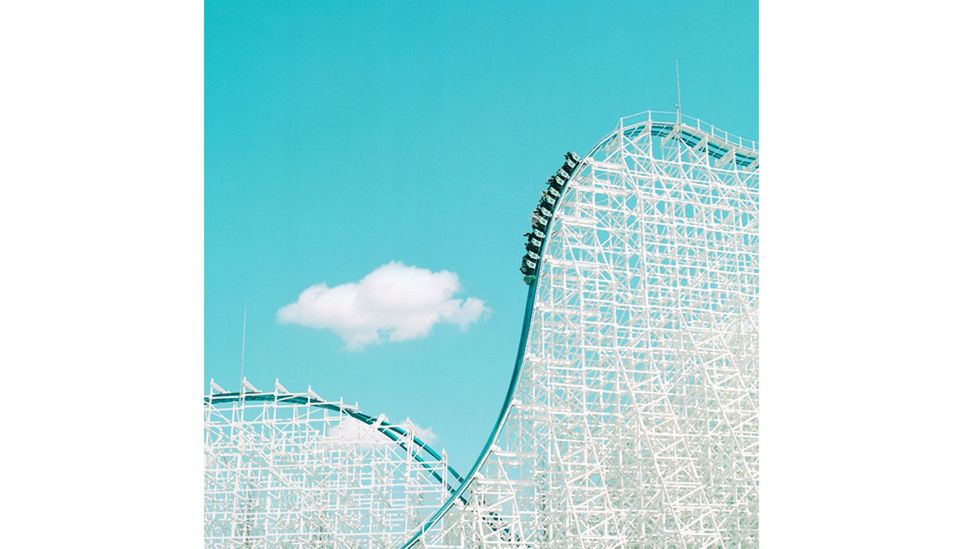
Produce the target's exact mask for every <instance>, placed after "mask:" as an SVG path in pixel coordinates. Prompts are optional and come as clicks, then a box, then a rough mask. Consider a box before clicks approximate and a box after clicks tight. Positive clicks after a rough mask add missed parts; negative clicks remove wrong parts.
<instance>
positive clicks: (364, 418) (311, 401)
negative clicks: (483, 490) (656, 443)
mask: <svg viewBox="0 0 976 549" xmlns="http://www.w3.org/2000/svg"><path fill="white" fill-rule="evenodd" d="M203 402H204V404H205V405H208V404H209V405H213V406H215V405H217V404H228V403H234V402H282V403H286V404H301V405H308V406H313V407H316V408H324V409H326V410H331V411H333V412H337V413H339V414H340V415H343V414H344V415H346V416H349V417H351V418H353V419H355V420H357V421H359V422H361V423H363V424H365V425H368V426H370V427H373V428H375V429H376V430H377V431H379V432H380V433H381V434H383V435H384V436H385V437H387V438H388V439H390V440H392V441H393V442H395V443H396V444H397V446H399V447H400V448H402V449H403V450H404V451H405V452H408V453H409V454H410V455H411V457H412V458H414V459H415V460H416V461H417V463H419V464H420V465H421V466H422V467H423V468H424V469H425V470H426V471H427V473H428V474H429V475H430V476H431V477H432V478H434V479H435V480H436V481H437V482H438V484H443V485H444V486H446V487H447V489H448V490H449V491H450V492H451V494H452V496H451V499H452V501H453V499H454V498H455V497H460V496H458V494H457V487H452V486H450V485H449V484H448V483H446V482H444V478H443V477H442V476H441V474H440V473H438V472H437V471H435V470H434V469H433V468H432V467H431V465H430V463H429V462H428V461H426V460H425V459H424V457H423V456H422V455H420V454H418V453H417V452H416V451H411V450H409V449H408V448H407V444H406V442H404V437H408V436H409V437H410V439H411V440H412V442H413V443H414V444H415V445H416V446H417V447H419V448H420V449H421V450H423V451H424V452H425V453H426V454H427V456H428V457H431V458H434V459H435V460H436V461H437V462H438V463H445V461H444V458H443V457H442V456H441V455H440V454H439V453H438V452H437V450H434V449H433V448H431V447H430V445H429V444H427V443H426V442H424V441H423V440H422V439H420V438H419V437H417V436H416V435H410V434H409V433H408V432H407V431H406V430H405V429H403V428H402V427H397V426H396V425H393V424H392V423H390V422H389V421H383V420H380V419H379V418H375V417H373V416H371V415H369V414H364V413H362V412H360V411H358V410H356V409H354V408H352V407H349V406H345V405H342V404H336V403H334V402H326V401H324V400H322V399H319V398H315V397H313V396H311V395H307V394H298V393H261V392H243V393H241V392H227V393H218V394H214V395H213V396H212V397H210V396H205V397H203ZM445 465H447V464H446V463H445ZM447 471H448V473H450V475H451V476H452V477H454V481H456V482H458V483H463V481H464V478H463V477H462V476H461V475H460V474H458V472H457V471H456V470H455V469H454V468H453V467H451V466H450V465H447ZM460 499H461V502H462V503H467V501H466V500H465V499H464V498H463V497H460Z"/></svg>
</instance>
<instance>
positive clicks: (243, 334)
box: [241, 308, 247, 394]
mask: <svg viewBox="0 0 976 549" xmlns="http://www.w3.org/2000/svg"><path fill="white" fill-rule="evenodd" d="M246 341H247V309H246V308H245V309H244V327H243V329H242V330H241V394H244V343H245V342H246Z"/></svg>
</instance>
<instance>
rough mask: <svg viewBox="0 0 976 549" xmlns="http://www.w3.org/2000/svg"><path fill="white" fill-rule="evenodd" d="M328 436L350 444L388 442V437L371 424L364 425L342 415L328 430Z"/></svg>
mask: <svg viewBox="0 0 976 549" xmlns="http://www.w3.org/2000/svg"><path fill="white" fill-rule="evenodd" d="M328 436H329V438H332V439H334V440H336V441H337V442H348V443H350V444H369V445H373V444H385V443H388V442H390V439H388V438H386V436H384V435H383V433H380V432H379V431H377V430H376V428H375V427H373V426H372V425H366V424H365V423H363V422H361V421H359V420H357V419H353V418H351V417H343V418H342V419H341V420H339V424H338V425H336V426H335V427H332V428H331V429H330V430H329V435H328Z"/></svg>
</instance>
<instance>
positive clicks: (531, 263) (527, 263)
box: [522, 254, 539, 270]
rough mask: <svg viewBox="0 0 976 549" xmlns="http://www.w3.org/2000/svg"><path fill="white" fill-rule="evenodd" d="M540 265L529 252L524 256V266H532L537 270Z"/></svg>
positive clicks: (531, 267)
mask: <svg viewBox="0 0 976 549" xmlns="http://www.w3.org/2000/svg"><path fill="white" fill-rule="evenodd" d="M538 265H539V264H538V263H536V262H535V261H534V260H533V259H532V258H531V257H529V256H528V254H526V255H524V256H522V266H523V267H528V268H530V269H532V270H535V268H536V267H537V266H538Z"/></svg>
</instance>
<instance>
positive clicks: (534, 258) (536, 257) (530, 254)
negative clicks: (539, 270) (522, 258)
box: [525, 251, 539, 261]
mask: <svg viewBox="0 0 976 549" xmlns="http://www.w3.org/2000/svg"><path fill="white" fill-rule="evenodd" d="M525 255H526V256H527V257H528V258H529V259H531V260H532V261H539V254H537V253H535V252H533V251H528V252H526V254H525Z"/></svg>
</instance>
